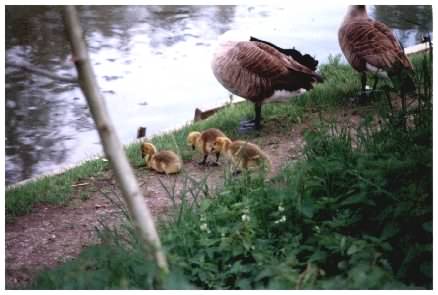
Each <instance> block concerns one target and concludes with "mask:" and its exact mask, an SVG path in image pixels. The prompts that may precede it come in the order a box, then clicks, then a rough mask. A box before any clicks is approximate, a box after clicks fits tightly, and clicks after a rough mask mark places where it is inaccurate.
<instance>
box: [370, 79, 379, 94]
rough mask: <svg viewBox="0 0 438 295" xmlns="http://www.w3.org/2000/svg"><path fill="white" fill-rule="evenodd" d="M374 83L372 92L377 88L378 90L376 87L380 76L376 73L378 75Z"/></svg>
mask: <svg viewBox="0 0 438 295" xmlns="http://www.w3.org/2000/svg"><path fill="white" fill-rule="evenodd" d="M374 79H375V80H374V85H373V90H372V92H374V91H375V90H376V88H377V83H378V82H379V77H377V75H376V77H374Z"/></svg>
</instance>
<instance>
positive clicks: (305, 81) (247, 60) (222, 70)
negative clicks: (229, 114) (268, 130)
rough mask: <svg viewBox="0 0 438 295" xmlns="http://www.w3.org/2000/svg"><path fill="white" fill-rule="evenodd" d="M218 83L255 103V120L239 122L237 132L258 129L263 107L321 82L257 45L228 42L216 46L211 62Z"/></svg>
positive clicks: (275, 52) (272, 50) (274, 51)
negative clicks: (269, 101) (268, 102)
mask: <svg viewBox="0 0 438 295" xmlns="http://www.w3.org/2000/svg"><path fill="white" fill-rule="evenodd" d="M212 69H213V73H214V75H215V76H216V78H217V80H218V81H219V82H220V83H221V84H222V86H224V87H225V88H226V89H227V90H228V91H230V92H231V93H233V94H235V95H238V96H241V97H243V98H245V99H247V100H249V101H251V102H253V103H254V106H255V119H254V120H253V121H252V122H249V123H248V122H241V126H240V129H241V130H248V129H253V128H255V129H256V130H260V129H261V120H262V114H261V110H262V104H263V102H265V101H266V100H268V99H276V98H278V97H282V96H283V97H284V96H287V95H289V96H290V94H292V93H293V92H294V91H297V90H300V89H302V88H303V89H306V90H310V89H312V88H313V84H314V83H317V82H322V78H321V76H320V75H319V74H317V73H315V72H314V71H312V70H311V69H309V68H308V67H306V66H304V65H302V64H301V63H299V62H297V61H296V60H294V59H293V58H292V57H290V56H288V55H286V54H284V53H281V52H280V51H278V50H277V49H275V48H274V47H272V46H270V45H268V44H265V43H263V42H259V41H230V40H224V41H222V42H220V43H219V46H218V48H217V49H216V51H215V53H214V56H213V60H212Z"/></svg>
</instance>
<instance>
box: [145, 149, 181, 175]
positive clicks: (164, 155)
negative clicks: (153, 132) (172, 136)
mask: <svg viewBox="0 0 438 295" xmlns="http://www.w3.org/2000/svg"><path fill="white" fill-rule="evenodd" d="M141 156H142V158H143V159H144V161H145V163H146V166H147V167H148V168H150V169H152V170H155V171H157V172H158V173H165V174H174V173H178V172H180V171H181V168H182V161H181V159H180V158H179V157H178V155H177V154H175V153H174V152H173V151H159V152H157V148H156V147H155V146H154V145H153V144H152V143H148V142H143V143H142V145H141Z"/></svg>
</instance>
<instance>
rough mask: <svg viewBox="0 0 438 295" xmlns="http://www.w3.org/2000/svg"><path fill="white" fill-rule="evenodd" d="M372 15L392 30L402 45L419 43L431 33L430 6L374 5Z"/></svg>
mask: <svg viewBox="0 0 438 295" xmlns="http://www.w3.org/2000/svg"><path fill="white" fill-rule="evenodd" d="M373 14H374V17H375V18H376V19H378V20H380V21H382V22H384V23H385V24H387V25H388V26H390V27H391V28H393V29H394V30H395V32H396V34H397V37H398V38H399V39H400V41H401V42H402V43H419V42H421V41H422V40H423V37H424V36H425V35H427V34H429V33H430V32H432V6H431V5H375V6H374V10H373Z"/></svg>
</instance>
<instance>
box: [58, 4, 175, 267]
mask: <svg viewBox="0 0 438 295" xmlns="http://www.w3.org/2000/svg"><path fill="white" fill-rule="evenodd" d="M64 21H65V27H66V30H67V33H68V36H69V39H70V43H71V46H72V51H73V55H74V56H75V65H76V69H77V71H78V76H79V82H80V86H81V89H82V92H83V93H84V96H85V97H86V99H87V102H88V106H89V108H90V111H91V114H92V116H93V119H94V122H95V123H96V126H97V130H98V133H99V136H100V139H101V141H102V145H103V149H104V151H105V154H106V156H107V158H108V159H109V161H110V163H111V166H112V168H113V170H114V174H115V176H116V179H117V182H118V183H119V185H120V189H121V192H122V196H123V198H124V201H125V203H126V205H127V208H128V211H129V215H130V217H131V218H132V220H133V222H134V224H135V226H136V227H137V230H138V231H139V233H140V236H141V237H142V238H143V239H144V240H145V242H146V243H147V244H148V245H150V246H152V249H153V251H154V256H155V260H156V262H157V265H158V267H159V269H160V270H162V271H163V272H164V273H168V267H167V261H166V256H165V255H164V252H163V249H162V247H161V243H160V238H159V236H158V233H157V231H156V229H155V224H154V220H153V218H152V214H151V212H150V211H149V208H148V207H147V205H146V203H145V199H144V198H143V195H142V193H141V191H140V187H139V186H138V183H137V180H136V178H135V175H134V172H133V170H132V168H131V166H130V164H129V161H128V159H127V158H126V154H125V152H124V150H123V146H122V144H121V142H120V140H119V138H118V136H117V133H116V131H115V129H114V126H113V124H112V122H111V119H110V117H109V114H108V111H107V108H106V105H105V100H104V99H103V97H102V95H101V93H100V91H99V87H98V85H97V81H96V78H95V75H94V72H93V68H92V67H91V63H90V58H89V55H88V50H87V47H86V45H85V41H84V39H83V32H82V29H81V26H80V23H79V17H78V15H77V12H76V9H75V7H74V6H66V7H65V14H64Z"/></svg>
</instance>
